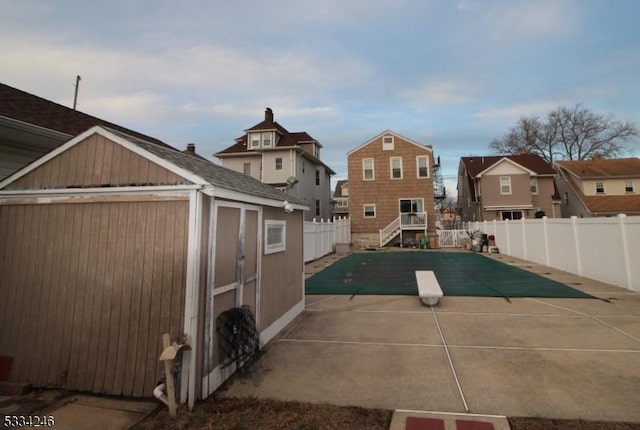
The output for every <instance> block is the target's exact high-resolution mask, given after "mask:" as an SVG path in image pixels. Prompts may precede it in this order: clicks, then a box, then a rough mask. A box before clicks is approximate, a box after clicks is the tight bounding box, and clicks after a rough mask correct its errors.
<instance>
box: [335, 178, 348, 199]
mask: <svg viewBox="0 0 640 430" xmlns="http://www.w3.org/2000/svg"><path fill="white" fill-rule="evenodd" d="M347 183H348V181H347V180H346V179H342V180H340V181H338V182H336V189H335V191H334V192H333V197H347V196H343V195H342V187H343V186H345V185H347Z"/></svg>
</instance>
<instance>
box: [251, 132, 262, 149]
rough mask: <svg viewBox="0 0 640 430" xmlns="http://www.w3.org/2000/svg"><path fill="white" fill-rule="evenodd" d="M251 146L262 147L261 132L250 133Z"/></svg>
mask: <svg viewBox="0 0 640 430" xmlns="http://www.w3.org/2000/svg"><path fill="white" fill-rule="evenodd" d="M249 147H250V148H252V149H253V148H260V133H250V134H249Z"/></svg>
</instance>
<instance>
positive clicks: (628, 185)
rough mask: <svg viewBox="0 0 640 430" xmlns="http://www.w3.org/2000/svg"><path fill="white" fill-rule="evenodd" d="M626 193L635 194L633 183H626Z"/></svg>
mask: <svg viewBox="0 0 640 430" xmlns="http://www.w3.org/2000/svg"><path fill="white" fill-rule="evenodd" d="M624 192H625V193H633V192H635V191H634V189H633V181H624Z"/></svg>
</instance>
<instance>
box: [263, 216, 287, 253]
mask: <svg viewBox="0 0 640 430" xmlns="http://www.w3.org/2000/svg"><path fill="white" fill-rule="evenodd" d="M264 230H265V232H266V234H265V236H266V238H267V240H265V241H264V253H265V255H266V254H273V253H276V252H283V251H284V250H285V249H286V244H287V222H286V221H283V220H275V219H267V220H265V221H264Z"/></svg>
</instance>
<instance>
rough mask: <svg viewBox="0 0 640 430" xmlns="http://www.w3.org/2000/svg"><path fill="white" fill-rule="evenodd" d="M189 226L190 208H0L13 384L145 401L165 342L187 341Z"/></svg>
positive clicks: (4, 338)
mask: <svg viewBox="0 0 640 430" xmlns="http://www.w3.org/2000/svg"><path fill="white" fill-rule="evenodd" d="M187 217H188V201H186V200H181V201H147V202H118V201H113V202H103V203H59V204H38V205H32V204H24V205H4V204H3V205H1V206H0V237H3V241H2V243H0V273H2V276H1V277H0V296H2V297H3V300H2V303H0V315H1V317H0V318H1V322H2V327H3V330H2V335H1V336H0V351H2V353H3V355H9V356H12V357H14V365H13V367H12V369H11V373H10V374H9V380H11V381H16V382H18V381H29V382H30V383H32V384H34V385H36V386H56V387H62V388H65V389H69V390H80V391H92V392H97V393H106V394H124V395H133V396H150V395H151V393H152V391H153V388H154V387H155V382H156V381H157V378H158V375H159V374H160V371H161V368H160V363H159V362H158V356H159V354H160V352H161V351H160V349H161V345H160V336H161V334H162V333H170V334H171V336H172V337H174V338H175V337H177V336H179V335H181V334H182V333H183V320H184V300H185V297H184V295H185V290H184V286H185V280H186V248H187V219H188V218H187ZM34 226H35V227H34ZM32 268H38V270H32Z"/></svg>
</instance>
